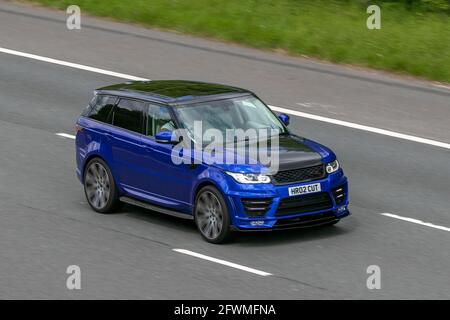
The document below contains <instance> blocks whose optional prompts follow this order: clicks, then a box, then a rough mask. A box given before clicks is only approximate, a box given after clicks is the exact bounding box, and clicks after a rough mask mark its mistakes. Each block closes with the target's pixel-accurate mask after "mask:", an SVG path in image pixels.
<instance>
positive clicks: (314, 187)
mask: <svg viewBox="0 0 450 320" xmlns="http://www.w3.org/2000/svg"><path fill="white" fill-rule="evenodd" d="M321 190H322V189H321V188H320V183H314V184H307V185H304V186H297V187H290V188H289V196H298V195H300V194H308V193H314V192H320V191H321Z"/></svg>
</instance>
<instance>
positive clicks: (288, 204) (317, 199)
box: [275, 192, 333, 217]
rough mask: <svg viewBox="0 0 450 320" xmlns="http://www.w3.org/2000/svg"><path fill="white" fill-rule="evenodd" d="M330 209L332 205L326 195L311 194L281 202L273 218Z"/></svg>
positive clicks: (323, 193)
mask: <svg viewBox="0 0 450 320" xmlns="http://www.w3.org/2000/svg"><path fill="white" fill-rule="evenodd" d="M332 207H333V204H332V203H331V198H330V196H329V195H328V193H326V192H320V193H313V194H308V195H304V196H296V197H290V198H285V199H283V200H281V201H280V204H279V205H278V210H277V212H276V213H275V216H277V217H282V216H290V215H294V214H299V213H305V212H311V211H319V210H327V209H331V208H332Z"/></svg>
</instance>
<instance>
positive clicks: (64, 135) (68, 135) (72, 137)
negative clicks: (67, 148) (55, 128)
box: [55, 133, 76, 140]
mask: <svg viewBox="0 0 450 320" xmlns="http://www.w3.org/2000/svg"><path fill="white" fill-rule="evenodd" d="M55 134H56V135H57V136H60V137H63V138H68V139H72V140H75V138H76V137H75V136H74V135H71V134H67V133H55Z"/></svg>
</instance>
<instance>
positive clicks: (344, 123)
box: [269, 106, 450, 149]
mask: <svg viewBox="0 0 450 320" xmlns="http://www.w3.org/2000/svg"><path fill="white" fill-rule="evenodd" d="M269 107H270V108H271V109H272V110H273V111H276V112H282V113H287V114H291V115H294V116H298V117H302V118H307V119H311V120H316V121H322V122H327V123H332V124H336V125H339V126H343V127H348V128H353V129H358V130H363V131H368V132H372V133H378V134H381V135H385V136H389V137H394V138H399V139H403V140H409V141H414V142H418V143H423V144H428V145H432V146H436V147H440V148H445V149H450V143H445V142H441V141H436V140H431V139H426V138H420V137H416V136H411V135H409V134H404V133H399V132H395V131H390V130H385V129H379V128H375V127H370V126H365V125H362V124H357V123H353V122H348V121H343V120H337V119H332V118H327V117H322V116H318V115H315V114H310V113H305V112H301V111H296V110H291V109H286V108H280V107H276V106H269Z"/></svg>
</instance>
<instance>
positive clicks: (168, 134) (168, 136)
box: [155, 131, 176, 143]
mask: <svg viewBox="0 0 450 320" xmlns="http://www.w3.org/2000/svg"><path fill="white" fill-rule="evenodd" d="M155 140H156V142H159V143H176V141H173V140H172V131H160V132H158V133H157V134H156V135H155Z"/></svg>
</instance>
